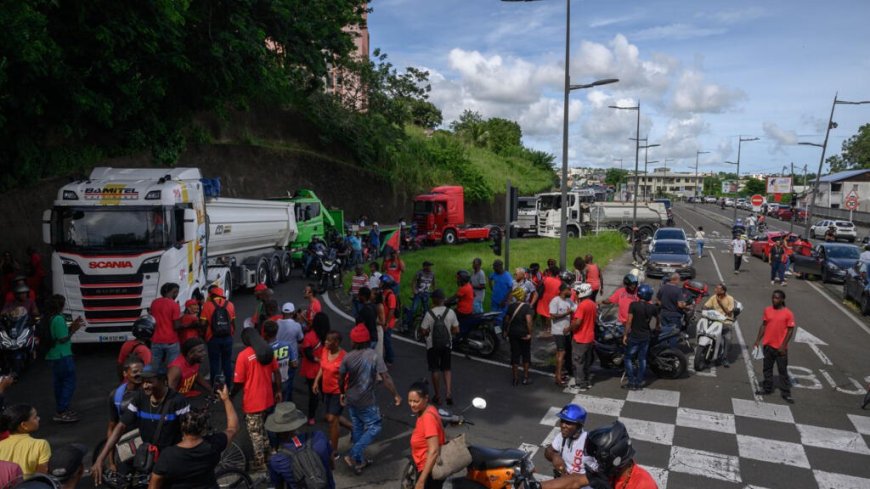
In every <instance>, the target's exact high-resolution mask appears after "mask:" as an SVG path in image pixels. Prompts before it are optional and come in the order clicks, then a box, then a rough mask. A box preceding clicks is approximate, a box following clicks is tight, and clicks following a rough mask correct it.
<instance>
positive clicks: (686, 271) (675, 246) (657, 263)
mask: <svg viewBox="0 0 870 489" xmlns="http://www.w3.org/2000/svg"><path fill="white" fill-rule="evenodd" d="M674 272H677V273H679V274H680V278H682V279H692V278H695V267H694V265H693V264H692V257H691V256H690V254H689V245H688V243H686V242H685V241H683V240H678V239H660V240H656V242H655V244H654V245H653V247H652V249H651V250H650V253H649V258H648V259H647V262H646V276H647V277H664V276H667V275H670V274H672V273H674Z"/></svg>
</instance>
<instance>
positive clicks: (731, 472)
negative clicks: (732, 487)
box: [668, 447, 741, 482]
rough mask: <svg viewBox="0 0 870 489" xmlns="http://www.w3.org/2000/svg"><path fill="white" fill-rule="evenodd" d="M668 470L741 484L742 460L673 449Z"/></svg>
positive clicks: (709, 453) (682, 448) (701, 451)
mask: <svg viewBox="0 0 870 489" xmlns="http://www.w3.org/2000/svg"><path fill="white" fill-rule="evenodd" d="M668 469H669V470H671V471H673V472H682V473H684V474H691V475H697V476H700V477H709V478H711V479H718V480H721V481H728V482H741V480H740V458H738V457H734V456H731V455H723V454H721V453H714V452H705V451H703V450H694V449H692V448H684V447H673V448H671V459H670V462H669V463H668Z"/></svg>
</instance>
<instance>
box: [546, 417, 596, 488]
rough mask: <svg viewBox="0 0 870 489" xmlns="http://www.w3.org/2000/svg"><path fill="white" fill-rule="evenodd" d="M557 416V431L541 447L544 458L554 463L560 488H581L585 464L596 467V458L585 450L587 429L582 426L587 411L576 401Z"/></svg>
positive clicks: (584, 479)
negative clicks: (550, 441) (590, 456)
mask: <svg viewBox="0 0 870 489" xmlns="http://www.w3.org/2000/svg"><path fill="white" fill-rule="evenodd" d="M556 417H558V418H559V432H558V433H556V436H555V437H553V442H552V443H551V444H550V445H548V446H547V447H546V448H545V449H544V457H545V458H546V459H547V460H549V461H550V462H551V463H552V464H553V472H554V474H555V475H556V478H557V479H558V480H560V484H558V486H559V487H563V486H564V487H583V486H585V485H586V482H585V481H586V465H587V464H589V465H590V466H592V467H594V466H595V465H594V464H595V461H594V460H593V459H590V458H589V457H588V456H587V455H586V453H585V449H586V436H587V432H586V431H585V430H584V429H583V425H584V424H585V423H586V410H585V409H583V406H581V405H579V404H568V405H566V406H565V407H563V408H562V410H561V411H559V413H558V414H557V415H556ZM569 479H571V480H569Z"/></svg>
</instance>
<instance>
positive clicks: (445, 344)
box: [427, 308, 451, 348]
mask: <svg viewBox="0 0 870 489" xmlns="http://www.w3.org/2000/svg"><path fill="white" fill-rule="evenodd" d="M427 313H428V314H429V315H430V316H432V319H434V320H435V324H433V325H432V348H450V340H451V335H450V330H449V329H448V328H447V323H446V322H445V321H444V319H445V318H446V317H447V314H448V313H450V309H447V308H444V313H443V314H441V315H440V316H436V315H435V313H434V312H432V309H429V310H428V311H427Z"/></svg>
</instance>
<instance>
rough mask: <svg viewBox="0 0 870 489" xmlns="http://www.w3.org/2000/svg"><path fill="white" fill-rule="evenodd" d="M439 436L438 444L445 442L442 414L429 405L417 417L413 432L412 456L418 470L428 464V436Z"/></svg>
mask: <svg viewBox="0 0 870 489" xmlns="http://www.w3.org/2000/svg"><path fill="white" fill-rule="evenodd" d="M433 436H437V437H438V444H439V445H443V444H444V443H445V440H446V439H445V436H444V427H443V426H442V425H441V416H439V415H438V410H437V409H435V407H434V406H431V405H430V406H429V407H427V408H426V411H424V412H423V414H421V415H420V417H418V418H417V424H416V425H414V432H413V433H411V457H412V458H413V459H414V465H416V466H417V470H423V467H425V466H426V454H427V452H428V451H429V443H428V442H427V439H428V438H432V437H433Z"/></svg>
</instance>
